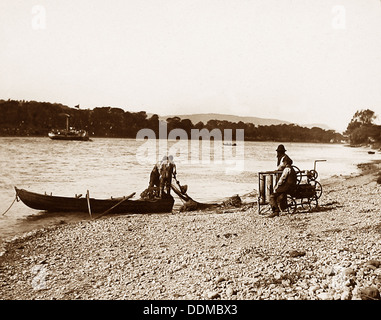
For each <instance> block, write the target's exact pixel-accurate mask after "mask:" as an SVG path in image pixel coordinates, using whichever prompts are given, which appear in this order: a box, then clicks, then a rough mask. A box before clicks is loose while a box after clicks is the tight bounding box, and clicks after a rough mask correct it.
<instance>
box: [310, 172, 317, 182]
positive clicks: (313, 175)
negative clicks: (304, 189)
mask: <svg viewBox="0 0 381 320" xmlns="http://www.w3.org/2000/svg"><path fill="white" fill-rule="evenodd" d="M310 175H311V178H310V179H311V180H316V179H317V177H318V173H317V171H316V170H310Z"/></svg>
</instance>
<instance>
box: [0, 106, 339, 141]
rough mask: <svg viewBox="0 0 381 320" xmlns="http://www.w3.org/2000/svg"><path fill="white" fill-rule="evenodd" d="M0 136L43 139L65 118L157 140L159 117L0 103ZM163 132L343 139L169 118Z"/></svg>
mask: <svg viewBox="0 0 381 320" xmlns="http://www.w3.org/2000/svg"><path fill="white" fill-rule="evenodd" d="M0 114H1V117H0V135H1V136H47V134H48V132H49V131H51V130H52V129H63V128H65V126H66V117H67V116H69V123H70V126H72V127H75V128H76V129H83V130H87V131H88V132H89V134H90V136H92V137H110V138H111V137H112V138H136V134H137V132H138V131H139V130H140V129H143V128H146V129H151V130H153V131H154V132H155V134H156V136H157V137H159V121H160V119H159V116H158V115H157V114H154V115H151V116H150V117H148V115H147V113H146V112H145V111H140V112H129V111H124V110H123V109H121V108H117V107H96V108H94V109H92V110H90V109H79V108H70V107H68V106H65V105H63V104H60V103H49V102H37V101H24V100H23V101H18V100H10V99H9V100H0ZM166 122H167V130H168V132H170V131H171V130H172V129H183V130H185V132H186V133H187V134H188V137H190V136H191V130H192V129H198V130H202V129H207V130H209V131H211V130H213V129H220V130H221V132H222V133H223V131H224V129H232V132H233V139H235V136H234V134H235V132H236V129H243V130H244V138H245V140H246V141H282V142H323V143H329V142H340V141H342V139H343V136H342V135H341V134H340V133H337V132H335V131H334V130H324V129H322V128H318V127H313V128H306V127H301V126H298V125H295V124H280V125H259V126H256V125H254V124H253V123H244V122H242V121H240V122H229V121H220V120H209V121H208V122H207V123H203V122H198V123H196V124H193V123H192V121H191V120H189V119H180V118H179V117H170V118H168V119H166Z"/></svg>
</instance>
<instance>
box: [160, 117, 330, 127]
mask: <svg viewBox="0 0 381 320" xmlns="http://www.w3.org/2000/svg"><path fill="white" fill-rule="evenodd" d="M172 117H179V118H180V119H189V120H191V121H192V123H193V124H197V123H198V122H200V121H201V122H202V123H204V124H206V123H207V122H208V121H209V120H219V121H224V120H226V121H229V122H240V121H242V122H243V123H253V124H255V125H256V126H270V125H279V124H291V123H292V122H289V121H284V120H279V119H266V118H258V117H243V116H234V115H230V114H220V113H195V114H178V115H167V116H159V119H160V120H166V119H168V118H172ZM297 125H299V126H301V127H306V128H309V129H311V128H313V127H318V128H321V129H324V130H332V128H330V127H328V126H327V125H325V124H322V123H312V124H297Z"/></svg>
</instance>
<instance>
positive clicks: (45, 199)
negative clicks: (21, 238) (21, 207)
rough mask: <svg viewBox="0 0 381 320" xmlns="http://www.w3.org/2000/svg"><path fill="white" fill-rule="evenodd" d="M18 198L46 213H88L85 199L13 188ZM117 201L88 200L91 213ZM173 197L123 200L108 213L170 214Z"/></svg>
mask: <svg viewBox="0 0 381 320" xmlns="http://www.w3.org/2000/svg"><path fill="white" fill-rule="evenodd" d="M15 190H16V194H17V196H18V198H19V199H20V200H21V201H22V202H23V203H24V204H25V205H26V206H28V207H30V208H32V209H36V210H42V211H48V212H89V207H88V202H87V199H86V198H71V197H61V196H51V195H45V194H39V193H34V192H30V191H27V190H24V189H18V188H16V187H15ZM120 200H121V198H119V199H94V198H89V202H90V208H91V212H94V213H103V212H105V211H107V210H109V209H110V208H112V207H113V206H115V205H116V204H118V203H119V202H120ZM173 204H174V199H173V197H171V196H169V197H166V198H163V199H154V200H143V199H138V200H129V199H128V200H125V201H123V202H122V203H120V204H119V205H117V206H116V207H115V208H113V209H112V210H110V212H109V213H119V214H123V213H166V212H171V211H172V208H173Z"/></svg>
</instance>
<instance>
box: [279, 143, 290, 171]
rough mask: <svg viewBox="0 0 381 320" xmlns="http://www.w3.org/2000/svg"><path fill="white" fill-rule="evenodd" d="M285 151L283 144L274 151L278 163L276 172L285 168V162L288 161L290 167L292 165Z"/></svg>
mask: <svg viewBox="0 0 381 320" xmlns="http://www.w3.org/2000/svg"><path fill="white" fill-rule="evenodd" d="M286 151H287V150H286V149H285V147H284V145H283V144H280V145H279V146H278V148H277V149H276V153H277V155H276V157H277V159H278V161H277V164H276V165H277V170H283V169H284V168H285V167H286V160H287V161H288V162H291V165H292V162H293V161H292V160H291V158H290V157H289V156H288V155H287V154H286Z"/></svg>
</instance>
